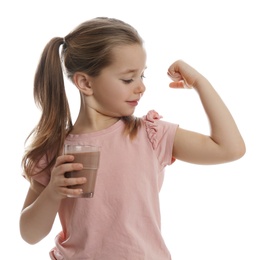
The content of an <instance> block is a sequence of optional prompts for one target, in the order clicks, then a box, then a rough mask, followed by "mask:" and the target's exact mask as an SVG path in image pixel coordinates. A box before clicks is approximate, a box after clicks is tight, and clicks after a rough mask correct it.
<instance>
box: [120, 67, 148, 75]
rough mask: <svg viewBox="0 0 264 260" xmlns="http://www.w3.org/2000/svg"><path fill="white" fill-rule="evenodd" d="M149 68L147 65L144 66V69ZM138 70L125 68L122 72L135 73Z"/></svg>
mask: <svg viewBox="0 0 264 260" xmlns="http://www.w3.org/2000/svg"><path fill="white" fill-rule="evenodd" d="M146 68H147V66H146V67H145V68H144V70H145V69H146ZM137 71H138V70H137V69H128V70H125V71H123V72H121V73H120V74H129V73H135V72H137Z"/></svg>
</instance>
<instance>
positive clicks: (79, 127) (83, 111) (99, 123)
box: [71, 104, 120, 134]
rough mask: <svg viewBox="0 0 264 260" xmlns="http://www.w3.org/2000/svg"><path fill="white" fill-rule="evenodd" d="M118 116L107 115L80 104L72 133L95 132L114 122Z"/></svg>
mask: <svg viewBox="0 0 264 260" xmlns="http://www.w3.org/2000/svg"><path fill="white" fill-rule="evenodd" d="M119 119H120V118H117V117H109V116H106V115H103V114H101V113H99V112H98V111H96V110H94V109H92V108H90V107H87V106H85V105H83V104H81V107H80V111H79V114H78V117H77V119H76V121H75V123H74V126H73V130H72V131H71V133H72V134H83V133H91V132H97V131H100V130H103V129H106V128H108V127H110V126H111V125H113V124H115V123H116V122H117V121H118V120H119Z"/></svg>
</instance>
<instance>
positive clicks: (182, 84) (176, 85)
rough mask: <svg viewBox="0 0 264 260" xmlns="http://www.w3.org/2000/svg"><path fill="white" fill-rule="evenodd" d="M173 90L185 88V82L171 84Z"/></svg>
mask: <svg viewBox="0 0 264 260" xmlns="http://www.w3.org/2000/svg"><path fill="white" fill-rule="evenodd" d="M169 86H170V87H171V88H184V82H183V81H174V82H171V83H170V84H169Z"/></svg>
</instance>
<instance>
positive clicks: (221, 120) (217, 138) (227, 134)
mask: <svg viewBox="0 0 264 260" xmlns="http://www.w3.org/2000/svg"><path fill="white" fill-rule="evenodd" d="M194 87H195V89H196V91H197V92H198V94H199V96H200V99H201V102H202V105H203V107H204V110H205V112H206V114H207V116H208V119H209V123H210V128H211V139H212V140H213V141H214V142H215V143H216V144H217V145H218V146H219V147H220V149H221V151H222V152H223V153H225V155H226V156H228V157H230V159H231V160H233V159H235V158H233V157H238V158H239V157H241V154H243V153H244V151H245V145H244V141H243V138H242V137H241V135H240V132H239V130H238V128H237V125H236V123H235V121H234V119H233V117H232V115H231V113H230V112H229V110H228V108H227V107H226V105H225V104H224V102H223V101H222V99H221V98H220V96H219V95H218V94H217V92H216V91H215V90H214V88H213V87H212V86H211V84H210V83H209V82H208V80H207V79H206V78H204V77H203V76H201V77H199V79H198V80H197V82H196V83H195V85H194Z"/></svg>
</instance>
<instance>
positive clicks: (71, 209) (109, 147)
mask: <svg viewBox="0 0 264 260" xmlns="http://www.w3.org/2000/svg"><path fill="white" fill-rule="evenodd" d="M160 118H161V117H160V116H159V115H158V113H157V112H155V111H154V110H152V111H150V112H149V113H148V114H147V115H146V116H145V117H143V118H142V123H143V124H142V127H141V128H139V131H138V133H137V136H136V138H135V139H133V140H132V141H131V140H130V138H129V136H126V135H124V133H123V131H124V126H125V125H124V122H123V121H122V120H119V121H118V122H117V123H115V124H114V125H112V126H111V127H109V128H107V129H104V130H101V131H98V132H94V133H88V134H80V135H69V136H68V137H67V139H66V141H65V142H66V143H68V144H75V143H84V144H90V145H99V146H101V155H100V166H99V170H98V176H97V181H96V188H95V194H94V197H93V198H92V199H86V198H77V199H76V198H75V199H74V198H66V199H63V200H62V202H61V206H60V209H59V217H60V221H61V224H62V231H61V232H60V234H58V236H57V237H56V239H55V241H56V247H55V248H54V249H52V251H51V252H50V256H51V259H57V260H58V259H59V260H61V259H67V260H79V259H83V260H84V259H85V260H88V259H93V260H122V259H126V260H143V259H144V260H169V259H171V257H170V253H169V251H168V249H167V247H166V245H165V243H164V240H163V238H162V236H161V229H160V206H159V191H160V189H161V186H162V182H163V177H164V176H163V174H164V168H165V167H166V166H167V165H170V164H171V163H173V162H174V160H175V159H174V158H172V149H173V140H174V136H175V132H176V129H177V125H176V124H171V123H168V122H165V121H162V120H160ZM49 176H50V173H48V172H46V173H42V174H38V175H36V176H35V177H34V178H35V179H36V180H37V181H39V182H41V183H42V184H43V185H47V184H48V182H49Z"/></svg>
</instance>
